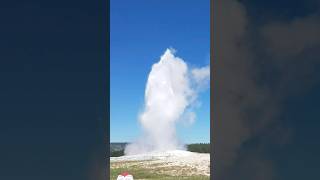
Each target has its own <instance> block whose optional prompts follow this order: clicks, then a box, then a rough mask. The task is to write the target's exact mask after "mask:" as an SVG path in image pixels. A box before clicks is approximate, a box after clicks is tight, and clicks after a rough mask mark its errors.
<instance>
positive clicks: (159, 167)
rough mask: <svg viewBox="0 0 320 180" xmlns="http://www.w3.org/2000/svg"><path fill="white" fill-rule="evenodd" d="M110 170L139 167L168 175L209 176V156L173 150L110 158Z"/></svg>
mask: <svg viewBox="0 0 320 180" xmlns="http://www.w3.org/2000/svg"><path fill="white" fill-rule="evenodd" d="M110 163H111V168H119V167H127V168H128V167H129V168H130V167H141V168H145V169H150V170H154V171H157V172H159V171H160V172H159V173H164V174H169V175H188V176H192V175H205V176H210V154H209V153H194V152H189V151H182V150H174V151H166V152H151V153H147V154H139V155H130V156H121V157H111V158H110Z"/></svg>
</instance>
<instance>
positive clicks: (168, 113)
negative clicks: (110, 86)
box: [125, 49, 209, 155]
mask: <svg viewBox="0 0 320 180" xmlns="http://www.w3.org/2000/svg"><path fill="white" fill-rule="evenodd" d="M207 69H208V72H209V68H207ZM207 74H209V73H207ZM191 76H192V73H190V72H189V70H188V66H187V64H186V63H185V62H184V61H183V60H182V59H181V58H179V57H175V56H174V50H173V49H167V50H166V51H165V53H164V54H163V55H162V56H161V58H160V61H159V62H158V63H156V64H154V65H153V66H152V69H151V72H150V74H149V77H148V80H147V85H146V89H145V105H144V110H143V112H142V113H141V114H140V116H139V122H140V124H141V126H142V129H143V133H144V134H143V136H142V138H140V139H138V140H137V141H135V142H133V143H132V144H129V145H128V146H127V147H126V149H125V154H126V155H132V154H139V153H145V152H150V151H166V150H176V149H184V146H183V144H182V143H180V142H179V141H178V139H177V136H176V127H175V126H176V123H177V122H178V121H179V120H181V117H184V118H186V116H185V115H184V114H185V110H186V109H187V108H188V107H189V106H190V104H191V103H192V102H194V100H195V97H196V90H194V89H193V88H192V87H191V84H192V82H191V80H192V79H197V78H191ZM208 77H209V75H208ZM197 80H198V79H197ZM195 83H199V82H198V81H195ZM188 114H190V115H192V117H191V118H194V113H190V112H189V113H188ZM182 115H184V116H182Z"/></svg>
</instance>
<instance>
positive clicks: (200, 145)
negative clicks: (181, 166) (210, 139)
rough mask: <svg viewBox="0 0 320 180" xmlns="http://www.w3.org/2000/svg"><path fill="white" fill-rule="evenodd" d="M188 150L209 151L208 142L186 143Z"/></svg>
mask: <svg viewBox="0 0 320 180" xmlns="http://www.w3.org/2000/svg"><path fill="white" fill-rule="evenodd" d="M187 149H188V151H191V152H198V153H210V143H197V144H188V145H187Z"/></svg>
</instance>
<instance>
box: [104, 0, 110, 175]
mask: <svg viewBox="0 0 320 180" xmlns="http://www.w3.org/2000/svg"><path fill="white" fill-rule="evenodd" d="M103 1H106V11H107V12H106V14H105V15H106V19H105V21H106V22H105V23H106V32H105V33H106V59H105V61H106V66H107V67H106V76H107V78H106V80H107V82H106V86H107V87H106V91H107V92H106V112H107V113H106V117H107V119H106V126H105V127H106V131H105V134H104V143H106V152H105V157H104V159H105V163H106V171H105V172H106V179H109V178H110V13H111V12H110V0H103Z"/></svg>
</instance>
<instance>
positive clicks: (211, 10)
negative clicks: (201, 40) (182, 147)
mask: <svg viewBox="0 0 320 180" xmlns="http://www.w3.org/2000/svg"><path fill="white" fill-rule="evenodd" d="M213 6H214V0H210V179H214V178H213V176H214V168H215V167H214V155H215V153H214V136H213V135H214V132H213V130H214V119H213V112H214V111H213V108H214V107H213V104H214V103H213V101H214V99H213V89H214V87H213V74H214V73H213V72H214V71H213V70H214V69H213V61H214V54H213V19H214V18H213Z"/></svg>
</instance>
